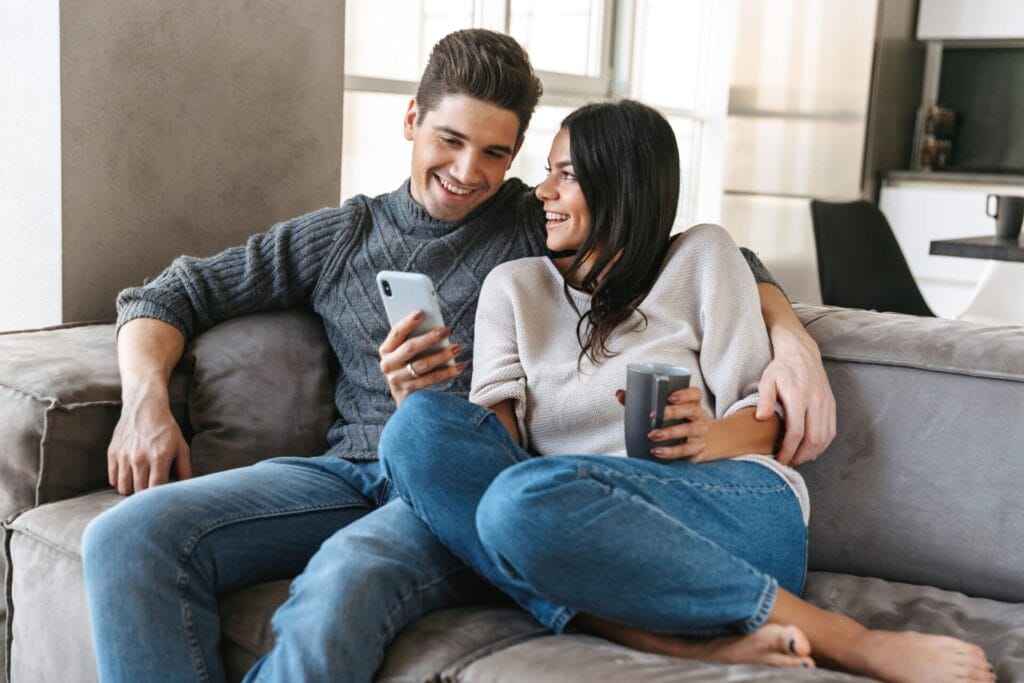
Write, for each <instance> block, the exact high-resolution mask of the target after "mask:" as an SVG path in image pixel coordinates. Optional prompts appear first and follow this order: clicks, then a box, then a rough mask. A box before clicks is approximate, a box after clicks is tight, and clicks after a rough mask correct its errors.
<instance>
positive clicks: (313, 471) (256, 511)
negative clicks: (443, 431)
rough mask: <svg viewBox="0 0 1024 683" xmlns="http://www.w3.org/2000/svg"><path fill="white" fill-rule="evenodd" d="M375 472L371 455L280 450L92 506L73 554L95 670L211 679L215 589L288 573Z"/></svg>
mask: <svg viewBox="0 0 1024 683" xmlns="http://www.w3.org/2000/svg"><path fill="white" fill-rule="evenodd" d="M384 484H385V480H384V479H383V477H382V476H381V475H380V468H379V465H378V464H377V463H376V462H369V463H350V462H347V461H344V460H341V459H339V458H334V457H328V456H323V457H320V458H282V459H275V460H270V461H266V462H263V463H260V464H257V465H254V466H251V467H244V468H240V469H236V470H231V471H228V472H221V473H218V474H211V475H207V476H203V477H197V478H195V479H190V480H186V481H182V482H177V483H173V484H168V485H165V486H159V487H156V488H153V489H148V490H146V491H143V492H141V493H137V494H135V495H133V496H131V497H130V498H128V499H127V500H125V501H123V502H122V503H120V504H118V505H117V506H116V507H114V508H112V509H111V510H109V511H107V512H105V513H104V514H102V515H100V516H99V517H97V518H96V519H95V520H93V522H92V523H91V524H90V525H89V527H88V528H87V530H86V533H85V537H84V539H83V553H82V554H83V566H84V570H85V584H86V596H87V600H88V604H89V613H90V619H91V623H92V630H93V639H94V644H95V648H96V654H97V664H98V668H99V674H100V679H101V680H103V681H131V682H136V681H147V683H159V682H160V681H175V682H176V681H185V680H198V681H221V680H223V679H224V668H223V662H222V661H221V657H220V653H219V650H218V643H219V641H220V619H219V615H218V612H217V597H218V596H219V595H221V594H223V593H226V592H229V591H232V590H236V589H238V588H241V587H243V586H246V585H250V584H254V583H259V582H262V581H269V580H274V579H283V578H291V577H293V576H295V575H296V574H298V573H300V572H301V571H302V570H303V568H304V567H305V565H306V563H307V561H308V560H309V558H310V557H312V556H313V554H314V553H315V552H316V551H317V549H318V548H319V547H320V546H321V544H322V543H323V542H324V540H326V539H328V538H330V537H331V536H332V534H334V532H336V531H337V530H338V529H339V528H342V527H345V526H347V525H348V524H350V523H352V522H353V521H355V520H357V519H359V518H361V517H362V516H363V515H365V514H366V513H367V512H368V511H369V510H371V509H373V508H374V507H376V505H377V502H376V500H375V498H376V496H377V495H378V492H377V491H375V490H373V489H380V488H381V487H382V486H384ZM324 599H325V600H330V599H331V597H330V596H329V595H325V596H324Z"/></svg>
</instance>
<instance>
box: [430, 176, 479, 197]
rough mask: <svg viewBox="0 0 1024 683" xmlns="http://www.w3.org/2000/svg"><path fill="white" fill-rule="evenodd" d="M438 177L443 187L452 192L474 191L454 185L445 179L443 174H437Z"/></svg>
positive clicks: (464, 192)
mask: <svg viewBox="0 0 1024 683" xmlns="http://www.w3.org/2000/svg"><path fill="white" fill-rule="evenodd" d="M437 179H438V180H439V181H441V187H443V188H444V189H446V190H448V191H449V192H451V193H452V194H458V195H467V194H469V193H470V192H472V190H463V189H462V188H459V187H455V186H454V185H452V184H451V183H449V182H448V181H447V180H445V179H444V178H442V177H441V176H437Z"/></svg>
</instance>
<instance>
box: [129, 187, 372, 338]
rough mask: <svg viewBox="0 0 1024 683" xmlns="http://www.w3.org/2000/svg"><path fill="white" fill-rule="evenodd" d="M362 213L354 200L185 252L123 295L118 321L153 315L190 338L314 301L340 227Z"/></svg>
mask: <svg viewBox="0 0 1024 683" xmlns="http://www.w3.org/2000/svg"><path fill="white" fill-rule="evenodd" d="M362 214H363V207H362V205H361V204H359V203H358V202H355V201H351V200H350V201H349V202H347V203H346V204H345V205H344V206H343V207H341V208H334V209H321V210H319V211H314V212H313V213H310V214H306V215H304V216H300V217H298V218H295V219H292V220H290V221H286V222H283V223H278V224H277V225H275V226H274V227H272V228H271V229H270V230H269V231H267V232H265V233H262V234H259V235H253V236H252V237H250V238H249V239H248V241H247V242H246V244H245V245H243V246H238V247H232V248H230V249H226V250H225V251H222V252H221V253H219V254H217V255H215V256H211V257H209V258H195V257H192V256H180V257H178V258H177V259H175V260H174V261H173V262H172V263H171V265H170V266H168V267H167V269H166V270H164V271H163V272H162V273H160V275H159V276H157V277H156V278H155V279H154V280H153V281H152V282H149V283H148V284H146V285H143V286H141V287H129V288H128V289H125V290H123V291H122V292H121V293H120V294H119V295H118V297H117V312H118V317H117V329H118V330H120V329H121V326H122V325H124V324H125V323H126V322H128V321H130V320H133V319H135V318H155V319H157V320H162V321H164V322H166V323H169V324H171V325H173V326H174V327H176V328H177V329H178V330H179V331H180V332H181V333H182V334H183V335H185V338H186V339H190V338H192V337H193V336H194V335H196V334H199V333H200V332H202V331H204V330H206V329H207V328H209V327H211V326H213V325H214V324H215V323H217V322H219V321H222V320H226V319H228V318H233V317H235V316H239V315H244V314H246V313H253V312H256V311H261V310H271V309H277V308H288V307H290V306H295V305H298V304H300V303H308V302H309V301H310V299H311V297H312V294H313V291H314V289H315V287H316V284H317V282H318V279H319V277H320V273H321V272H322V270H323V267H324V264H325V263H326V262H327V260H328V259H329V258H330V255H331V253H332V252H333V251H334V247H335V246H336V245H337V242H338V238H339V235H341V234H345V233H348V232H350V231H348V230H345V228H346V227H349V226H352V225H354V224H355V223H356V222H358V221H359V220H360V217H361V216H362Z"/></svg>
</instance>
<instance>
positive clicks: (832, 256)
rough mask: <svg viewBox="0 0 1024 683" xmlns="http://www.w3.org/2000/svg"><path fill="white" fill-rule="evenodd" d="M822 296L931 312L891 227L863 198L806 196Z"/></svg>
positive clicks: (850, 304)
mask: <svg viewBox="0 0 1024 683" xmlns="http://www.w3.org/2000/svg"><path fill="white" fill-rule="evenodd" d="M811 220H812V221H813V223H814V246H815V249H816V251H817V254H818V281H819V283H820V284H821V298H822V302H823V303H825V304H827V305H829V306H843V307H845V308H863V309H869V310H876V311H884V312H891V313H909V314H911V315H922V316H931V317H934V316H935V314H934V313H932V310H931V309H930V308H928V304H927V303H925V300H924V297H922V296H921V290H919V289H918V288H917V283H916V282H915V281H914V276H913V275H911V273H910V268H909V266H907V261H906V259H905V258H904V257H903V251H902V250H901V249H900V245H899V242H897V241H896V237H895V235H893V234H892V228H890V227H889V222H888V221H887V220H885V216H884V215H883V214H882V212H881V211H879V210H878V207H877V206H875V205H874V204H872V203H870V202H866V201H856V202H823V201H819V200H817V199H815V200H812V201H811Z"/></svg>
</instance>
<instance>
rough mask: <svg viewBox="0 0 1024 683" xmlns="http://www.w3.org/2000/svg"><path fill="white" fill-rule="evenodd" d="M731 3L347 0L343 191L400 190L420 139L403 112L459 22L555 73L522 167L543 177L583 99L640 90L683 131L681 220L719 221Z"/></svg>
mask: <svg viewBox="0 0 1024 683" xmlns="http://www.w3.org/2000/svg"><path fill="white" fill-rule="evenodd" d="M725 4H726V5H728V4H729V3H725ZM722 5H723V3H721V2H716V0H618V1H616V0H558V1H557V2H552V1H551V0H461V1H457V0H419V1H417V2H411V1H410V0H348V2H347V3H346V29H345V34H346V41H345V71H346V77H345V120H344V133H343V135H344V139H343V146H342V150H343V159H342V175H341V177H342V188H341V189H342V197H346V198H347V197H350V196H352V195H354V194H357V193H363V194H368V195H375V194H380V193H382V192H389V191H391V190H394V189H395V188H397V187H398V186H399V184H400V183H402V182H403V181H404V180H405V178H406V177H407V176H408V174H409V144H410V143H409V142H407V141H406V140H405V139H404V137H403V136H402V134H401V130H402V119H403V114H404V113H405V111H406V107H407V105H408V103H409V100H410V99H411V98H412V96H413V95H414V94H415V91H416V85H417V82H418V80H419V77H420V75H421V74H422V71H423V68H424V66H425V65H426V61H427V57H428V55H429V52H430V48H431V47H432V46H433V44H434V43H435V42H436V41H437V40H438V39H440V38H441V37H443V36H444V35H445V34H447V33H449V32H451V31H453V30H457V29H459V28H467V27H472V26H478V27H484V28H490V29H494V30H500V31H505V32H507V33H509V34H510V35H512V36H514V37H515V38H516V39H517V40H518V41H519V42H520V43H522V45H523V46H524V47H525V48H526V49H527V51H528V52H529V53H530V58H531V60H532V61H533V64H534V68H536V69H537V71H538V75H539V76H540V78H541V81H542V82H543V83H544V96H543V98H542V99H541V102H540V105H539V106H538V108H537V111H536V112H535V113H534V116H533V120H532V121H531V123H530V129H529V130H528V131H527V135H526V141H525V143H524V145H523V148H522V150H521V151H520V153H519V156H518V157H517V158H516V161H515V163H514V164H513V166H512V170H511V173H512V174H514V175H517V176H518V177H520V178H522V179H523V180H524V181H526V182H527V183H530V184H534V183H537V182H539V181H540V180H541V179H542V178H543V176H544V170H543V168H544V165H545V161H546V159H547V154H548V151H549V147H550V144H551V140H552V138H553V137H554V135H555V133H556V132H557V131H558V126H559V124H560V123H561V121H562V119H563V118H564V117H565V116H566V115H567V114H568V113H569V112H570V111H572V110H573V109H575V108H576V107H578V106H580V105H582V104H585V103H586V102H590V101H596V100H602V99H607V98H609V97H619V96H622V97H632V98H635V99H639V100H641V101H644V102H646V103H648V104H651V105H652V106H655V107H658V108H659V109H661V111H662V112H663V113H664V114H665V115H666V116H667V117H668V118H669V121H670V122H671V124H672V126H673V129H674V130H675V131H676V136H677V139H678V143H679V149H680V156H681V161H682V179H683V187H682V192H681V199H680V210H679V212H678V218H677V221H676V223H677V227H684V226H687V225H690V224H692V223H694V222H696V221H698V220H701V221H705V220H706V221H717V220H718V216H719V211H720V204H721V159H720V157H721V154H722V150H723V149H724V140H725V136H724V134H723V133H722V130H724V121H725V111H726V98H727V94H728V74H727V73H726V71H725V64H726V61H725V60H724V59H723V52H722V51H723V49H724V48H722V47H721V46H722V45H728V41H723V40H721V35H722V33H723V30H724V29H723V28H722V27H723V26H724V22H725V20H726V19H727V18H728V13H727V12H724V11H722V10H721V6H722ZM705 169H711V172H710V173H704V172H703V171H704V170H705Z"/></svg>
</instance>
